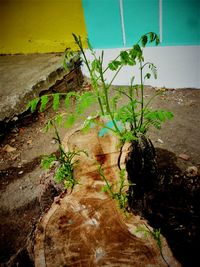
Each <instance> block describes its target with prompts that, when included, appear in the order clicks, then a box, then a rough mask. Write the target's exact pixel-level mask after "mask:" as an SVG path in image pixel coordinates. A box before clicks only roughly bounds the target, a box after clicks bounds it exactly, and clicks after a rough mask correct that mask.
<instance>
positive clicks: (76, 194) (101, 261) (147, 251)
mask: <svg viewBox="0 0 200 267" xmlns="http://www.w3.org/2000/svg"><path fill="white" fill-rule="evenodd" d="M117 144H118V142H117V139H116V138H115V137H114V136H110V135H105V136H104V137H103V138H99V136H98V128H93V129H91V130H90V131H89V133H87V134H83V133H82V132H81V131H76V132H74V134H72V135H71V136H67V137H66V138H65V140H64V145H65V149H66V150H67V149H74V148H76V149H84V150H86V151H87V152H88V157H87V156H86V155H84V154H81V156H79V157H78V159H79V164H78V165H77V167H76V168H75V170H74V175H75V178H76V179H77V180H78V181H79V184H78V185H76V186H75V188H74V190H73V191H72V192H66V193H63V194H61V196H60V197H59V198H56V199H55V201H54V203H53V204H52V206H51V207H50V209H49V210H48V212H47V213H46V214H44V216H43V218H41V221H40V223H39V224H38V227H37V229H36V233H35V246H34V255H35V266H36V267H46V266H48V267H58V266H59V267H64V266H83V267H84V266H85V267H88V266H109V267H112V266H113V267H114V266H119V267H123V266H124V267H125V266H126V267H127V266H131V267H132V266H134V267H139V266H140V267H141V266H159V267H162V266H163V267H164V266H167V265H166V262H165V261H164V260H163V258H162V256H161V253H160V250H159V248H158V246H157V244H156V241H155V240H154V239H153V237H152V236H151V235H148V236H147V237H145V236H144V234H143V233H137V231H136V230H137V227H138V226H141V225H144V223H145V224H147V222H145V221H144V220H142V219H141V218H140V217H139V216H135V215H133V214H129V215H128V216H125V214H124V213H123V212H122V211H121V210H119V208H118V207H117V204H116V202H115V201H114V200H113V199H111V198H110V197H109V196H108V195H107V194H106V193H104V192H102V190H101V188H102V186H103V184H104V182H103V181H102V179H101V177H100V175H99V173H98V164H101V165H102V168H103V170H104V173H105V176H106V178H107V180H108V181H109V182H112V183H114V182H116V179H117V177H118V166H117V160H118V156H119V151H118V149H117V147H116V145H117ZM127 151H128V150H127V147H124V149H123V153H122V157H121V166H122V167H125V165H124V163H125V157H126V154H127ZM161 241H162V252H163V255H164V257H165V259H166V261H167V262H168V264H169V265H170V266H171V267H172V266H174V267H175V266H180V264H179V263H178V262H177V261H176V260H175V259H174V258H173V255H172V253H171V250H170V249H169V247H168V245H167V242H166V240H165V239H164V237H162V236H161Z"/></svg>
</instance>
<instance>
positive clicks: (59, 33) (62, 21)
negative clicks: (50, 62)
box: [0, 0, 86, 54]
mask: <svg viewBox="0 0 200 267" xmlns="http://www.w3.org/2000/svg"><path fill="white" fill-rule="evenodd" d="M72 32H74V33H76V34H79V35H81V36H82V37H83V38H84V37H86V26H85V22H84V16H83V8H82V2H81V0H0V54H17V53H48V52H61V51H64V50H65V48H66V47H72V46H73V43H74V42H73V38H72Z"/></svg>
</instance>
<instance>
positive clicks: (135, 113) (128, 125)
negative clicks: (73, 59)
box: [73, 32, 173, 145]
mask: <svg viewBox="0 0 200 267" xmlns="http://www.w3.org/2000/svg"><path fill="white" fill-rule="evenodd" d="M73 36H74V39H75V43H76V44H77V46H78V48H79V51H80V52H81V54H82V56H83V62H84V63H85V65H86V66H87V68H88V71H89V74H90V79H91V84H92V88H93V94H94V96H95V98H96V99H97V100H98V103H99V107H100V114H98V115H100V116H101V117H102V118H103V119H104V121H106V123H105V127H104V133H105V132H106V131H107V130H110V131H111V132H113V133H114V134H116V135H117V136H118V137H119V139H120V141H121V144H122V145H123V144H124V143H125V142H131V141H132V140H137V138H138V135H139V134H146V132H147V131H148V129H149V127H150V126H154V127H156V128H157V129H160V127H161V124H162V122H164V121H165V120H167V119H171V118H172V117H173V114H172V113H171V112H170V111H165V110H152V109H150V108H149V105H150V103H151V102H152V100H153V99H154V97H155V96H153V97H152V98H151V99H150V100H149V101H148V102H147V103H145V101H144V81H145V80H146V79H150V77H151V75H152V74H153V76H154V78H157V69H156V67H155V65H154V64H153V63H151V62H146V63H144V56H143V49H144V48H145V47H146V45H147V44H148V43H155V44H156V45H158V44H159V38H158V36H157V35H156V34H155V33H153V32H149V33H147V34H145V35H143V36H142V37H141V38H140V40H139V41H138V43H136V44H135V45H134V46H133V47H132V48H130V49H128V50H126V51H121V52H120V54H119V55H118V56H117V57H116V58H115V59H114V60H112V61H111V62H110V63H109V64H108V66H106V67H104V66H103V61H104V52H103V51H102V53H101V55H100V56H99V57H97V56H96V53H95V51H94V50H93V48H92V46H91V45H90V43H89V42H88V47H89V50H90V52H91V55H92V56H93V60H92V61H89V60H88V59H87V56H86V54H85V51H84V49H83V45H82V40H81V38H80V36H76V35H75V34H73ZM137 64H138V66H139V69H140V84H139V85H134V76H133V77H132V79H131V82H130V86H129V87H128V89H127V88H125V87H124V88H123V87H122V88H119V89H118V88H115V89H114V90H115V94H114V96H112V97H111V96H110V89H111V85H112V83H113V82H114V80H115V78H116V77H117V75H118V73H119V72H120V70H121V69H122V68H123V67H124V66H127V65H128V66H135V65H137ZM145 69H148V71H147V72H145V73H144V70H145ZM108 70H111V71H113V77H112V78H111V81H110V82H109V83H106V79H105V73H106V72H107V71H108ZM139 92H140V94H139ZM122 96H125V97H126V98H127V100H128V101H127V103H125V104H124V105H122V106H119V105H118V102H119V100H120V99H121V98H122ZM108 118H109V119H108ZM92 122H93V121H92ZM87 123H88V121H87Z"/></svg>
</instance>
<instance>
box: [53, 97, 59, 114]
mask: <svg viewBox="0 0 200 267" xmlns="http://www.w3.org/2000/svg"><path fill="white" fill-rule="evenodd" d="M52 96H53V110H54V111H56V110H57V109H58V107H59V104H60V94H59V93H57V94H53V95H52Z"/></svg>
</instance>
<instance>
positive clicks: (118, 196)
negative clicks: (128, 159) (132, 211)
mask: <svg viewBox="0 0 200 267" xmlns="http://www.w3.org/2000/svg"><path fill="white" fill-rule="evenodd" d="M98 171H99V174H100V176H101V178H102V180H103V181H104V182H105V185H104V186H103V188H102V191H103V192H107V193H108V194H109V195H110V197H111V198H112V199H115V200H116V201H117V203H118V206H119V208H120V209H122V210H123V211H125V210H126V208H127V203H128V193H127V188H128V184H127V183H126V177H125V176H126V170H125V169H121V170H120V171H119V180H118V181H117V188H116V192H114V190H113V185H111V184H110V183H109V182H108V180H107V179H106V177H105V175H104V172H103V169H102V166H99V168H98Z"/></svg>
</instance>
